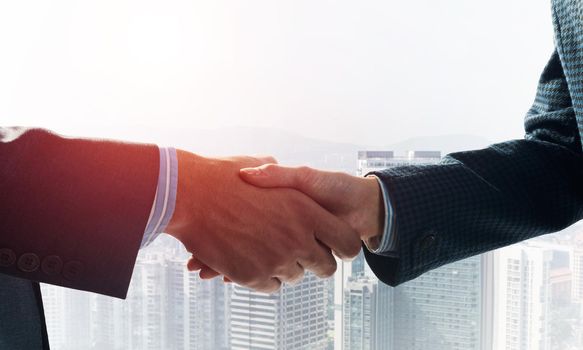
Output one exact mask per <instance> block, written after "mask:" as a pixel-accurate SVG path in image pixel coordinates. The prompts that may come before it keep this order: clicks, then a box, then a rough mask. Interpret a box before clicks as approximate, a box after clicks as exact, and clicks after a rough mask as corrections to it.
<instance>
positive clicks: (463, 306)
mask: <svg viewBox="0 0 583 350" xmlns="http://www.w3.org/2000/svg"><path fill="white" fill-rule="evenodd" d="M483 259H484V258H483V257H482V256H474V257H471V258H468V259H465V260H461V261H457V262H454V263H451V264H448V265H445V266H442V267H440V268H437V269H435V270H432V271H429V272H426V273H425V274H423V275H422V276H420V277H418V278H416V279H415V280H413V281H410V282H407V283H405V284H403V285H401V286H398V287H397V288H395V291H394V293H395V294H394V302H393V304H394V334H395V336H394V346H395V347H394V348H395V349H399V350H409V349H410V350H480V349H481V346H482V345H481V341H482V336H481V327H482V303H483V294H482V288H483V284H482V273H483V271H482V266H483V265H484V264H483V262H482V260H483Z"/></svg>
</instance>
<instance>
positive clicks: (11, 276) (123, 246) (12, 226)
mask: <svg viewBox="0 0 583 350" xmlns="http://www.w3.org/2000/svg"><path fill="white" fill-rule="evenodd" d="M0 164H1V166H0V194H1V196H2V200H1V201H0V218H1V220H0V349H14V350H17V349H26V350H33V349H47V348H48V340H47V338H46V327H45V325H44V315H43V312H42V299H41V298H40V290H39V287H38V282H44V283H50V284H55V285H60V286H64V287H69V288H75V289H80V290H86V291H92V292H96V293H101V294H104V295H109V296H114V297H120V298H124V297H125V296H126V293H127V288H128V286H129V281H130V278H131V275H132V271H133V266H134V262H135V259H136V256H137V252H138V250H139V247H140V244H141V242H142V239H143V235H144V230H145V226H146V222H147V221H148V216H149V214H150V210H151V208H152V203H153V200H154V196H155V192H156V185H157V181H158V173H159V169H160V168H159V151H158V147H156V146H154V145H136V144H128V143H118V142H108V141H94V140H84V139H71V138H63V137H60V136H58V135H54V134H52V133H50V132H47V131H44V130H38V129H17V128H0Z"/></svg>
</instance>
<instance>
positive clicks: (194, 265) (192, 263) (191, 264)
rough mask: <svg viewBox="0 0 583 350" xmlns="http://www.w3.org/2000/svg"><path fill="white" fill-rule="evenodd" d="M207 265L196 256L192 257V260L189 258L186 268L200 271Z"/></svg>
mask: <svg viewBox="0 0 583 350" xmlns="http://www.w3.org/2000/svg"><path fill="white" fill-rule="evenodd" d="M205 266H206V265H205V264H203V263H202V262H201V261H200V260H198V259H197V258H195V257H194V256H192V257H190V260H188V263H187V264H186V268H187V269H188V271H198V270H200V269H202V268H203V267H205Z"/></svg>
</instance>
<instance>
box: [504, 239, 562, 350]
mask: <svg viewBox="0 0 583 350" xmlns="http://www.w3.org/2000/svg"><path fill="white" fill-rule="evenodd" d="M494 254H496V256H497V259H496V265H497V266H496V274H497V279H496V282H497V283H498V286H497V289H496V291H497V293H496V298H495V300H496V301H495V310H494V322H493V324H494V327H495V330H494V349H508V350H549V349H550V339H551V337H550V307H551V296H552V294H551V275H550V271H551V260H552V256H553V251H552V249H548V248H545V247H544V245H537V244H533V243H529V242H527V243H520V244H516V245H513V246H510V247H506V248H504V249H499V250H497V251H496V252H495V253H494Z"/></svg>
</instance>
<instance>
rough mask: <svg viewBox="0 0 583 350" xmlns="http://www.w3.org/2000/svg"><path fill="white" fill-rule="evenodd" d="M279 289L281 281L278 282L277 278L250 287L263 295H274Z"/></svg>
mask: <svg viewBox="0 0 583 350" xmlns="http://www.w3.org/2000/svg"><path fill="white" fill-rule="evenodd" d="M280 288H281V280H279V278H276V277H273V278H270V279H268V280H267V281H264V282H260V283H258V284H256V285H255V286H253V287H252V289H255V290H256V291H258V292H263V293H268V294H271V293H275V292H277V291H278V290H279V289H280Z"/></svg>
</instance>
